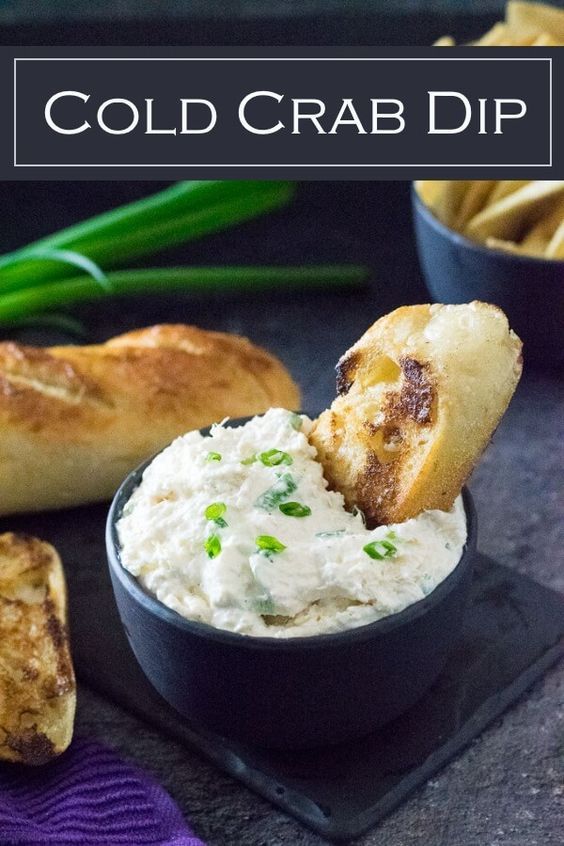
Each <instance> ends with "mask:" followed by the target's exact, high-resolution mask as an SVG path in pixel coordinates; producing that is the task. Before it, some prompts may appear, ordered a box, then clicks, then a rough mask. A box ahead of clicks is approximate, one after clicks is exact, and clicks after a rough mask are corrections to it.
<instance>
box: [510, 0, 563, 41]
mask: <svg viewBox="0 0 564 846" xmlns="http://www.w3.org/2000/svg"><path fill="white" fill-rule="evenodd" d="M505 19H506V21H507V25H508V27H509V29H510V31H511V32H512V33H513V32H514V33H520V34H521V35H526V34H532V35H534V36H535V37H537V36H538V35H539V34H541V33H547V34H548V35H551V36H552V37H553V38H555V39H556V40H557V41H559V42H564V10H562V9H556V8H555V7H554V6H547V5H546V4H544V3H524V2H522V0H509V3H508V4H507V7H506V10H505Z"/></svg>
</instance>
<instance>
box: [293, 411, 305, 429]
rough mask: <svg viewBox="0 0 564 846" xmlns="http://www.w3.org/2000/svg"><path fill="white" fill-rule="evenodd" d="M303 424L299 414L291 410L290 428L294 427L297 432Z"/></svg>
mask: <svg viewBox="0 0 564 846" xmlns="http://www.w3.org/2000/svg"><path fill="white" fill-rule="evenodd" d="M303 424H304V421H303V419H302V417H301V415H300V414H296V412H295V411H292V413H291V414H290V426H291V427H292V429H295V430H296V432H299V431H300V429H301V428H302V426H303Z"/></svg>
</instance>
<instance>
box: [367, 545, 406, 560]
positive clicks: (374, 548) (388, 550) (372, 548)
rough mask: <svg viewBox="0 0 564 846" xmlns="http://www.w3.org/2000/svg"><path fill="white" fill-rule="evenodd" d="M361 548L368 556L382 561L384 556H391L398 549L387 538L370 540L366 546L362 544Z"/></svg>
mask: <svg viewBox="0 0 564 846" xmlns="http://www.w3.org/2000/svg"><path fill="white" fill-rule="evenodd" d="M362 549H363V551H364V552H366V554H367V555H369V556H370V558H374V559H377V560H378V561H383V560H384V558H392V556H394V555H396V553H397V551H398V550H397V547H396V546H394V544H393V543H392V542H391V541H389V540H377V541H372V543H367V544H366V546H363V547H362Z"/></svg>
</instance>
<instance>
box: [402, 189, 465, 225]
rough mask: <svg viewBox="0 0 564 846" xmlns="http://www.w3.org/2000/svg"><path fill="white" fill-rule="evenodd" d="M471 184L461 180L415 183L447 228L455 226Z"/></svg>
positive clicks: (422, 197)
mask: <svg viewBox="0 0 564 846" xmlns="http://www.w3.org/2000/svg"><path fill="white" fill-rule="evenodd" d="M471 184H472V183H471V182H469V181H467V180H460V179H443V180H440V179H421V180H419V181H417V182H416V183H415V188H416V190H417V193H418V194H419V196H420V197H421V199H422V200H423V202H424V203H425V205H426V206H428V207H429V208H430V209H431V210H432V212H433V213H434V215H435V217H437V218H438V219H439V220H440V221H441V223H444V224H445V225H446V226H453V225H454V221H455V218H456V215H457V213H458V210H459V208H460V206H461V204H462V200H463V198H464V194H465V192H466V190H467V188H468V186H469V185H471Z"/></svg>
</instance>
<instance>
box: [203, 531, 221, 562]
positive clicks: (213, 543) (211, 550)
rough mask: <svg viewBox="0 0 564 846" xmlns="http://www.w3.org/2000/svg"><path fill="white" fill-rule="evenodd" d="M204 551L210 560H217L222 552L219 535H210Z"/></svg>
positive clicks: (205, 542)
mask: <svg viewBox="0 0 564 846" xmlns="http://www.w3.org/2000/svg"><path fill="white" fill-rule="evenodd" d="M204 549H205V550H206V552H207V553H208V557H209V558H217V556H218V555H219V553H220V552H221V541H220V539H219V538H218V536H217V535H210V536H209V538H206V539H205V541H204Z"/></svg>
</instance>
